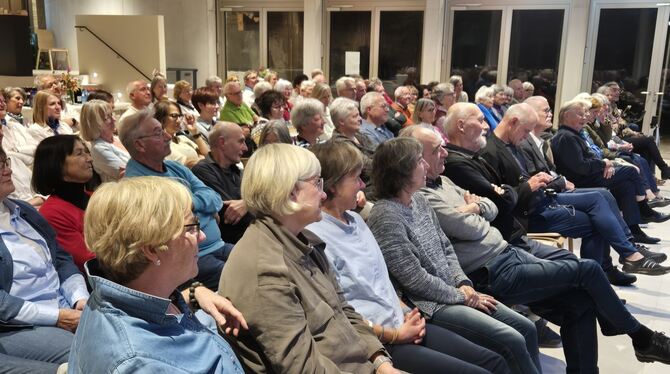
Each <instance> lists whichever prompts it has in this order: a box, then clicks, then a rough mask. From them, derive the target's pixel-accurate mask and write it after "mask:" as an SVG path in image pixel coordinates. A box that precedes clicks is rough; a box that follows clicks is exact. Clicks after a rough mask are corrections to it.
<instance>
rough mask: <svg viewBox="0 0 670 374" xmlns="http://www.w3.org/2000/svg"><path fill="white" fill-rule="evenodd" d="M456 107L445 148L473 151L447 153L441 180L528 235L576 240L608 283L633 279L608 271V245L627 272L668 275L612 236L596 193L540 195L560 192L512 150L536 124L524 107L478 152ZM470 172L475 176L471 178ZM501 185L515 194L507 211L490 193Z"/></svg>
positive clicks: (609, 217) (607, 212)
mask: <svg viewBox="0 0 670 374" xmlns="http://www.w3.org/2000/svg"><path fill="white" fill-rule="evenodd" d="M459 104H461V105H459V106H458V107H456V109H455V111H454V112H451V109H450V114H451V115H452V117H451V118H449V117H448V118H447V125H446V128H447V133H448V136H449V139H450V141H451V142H452V144H450V146H452V147H454V145H453V144H455V146H456V147H458V144H466V146H467V145H468V144H473V145H470V146H469V149H455V150H454V152H451V153H452V154H455V155H456V157H454V162H450V160H449V158H448V159H447V161H448V162H447V167H446V171H447V172H446V175H447V176H449V177H450V178H451V179H452V180H453V181H454V182H455V183H456V184H458V185H459V186H461V187H463V188H465V189H467V190H470V191H471V192H473V193H475V194H477V195H480V196H484V197H489V198H491V199H492V200H493V201H496V200H497V201H503V203H502V204H501V205H499V206H498V208H499V209H500V210H505V209H510V208H511V210H512V212H513V213H514V218H516V219H517V220H519V221H520V222H521V223H522V225H523V226H524V227H525V228H527V229H528V231H531V232H559V233H561V234H562V235H565V236H569V237H581V238H582V247H581V255H582V257H584V258H591V259H594V260H596V261H597V262H598V263H599V264H601V266H602V267H603V270H605V272H606V273H608V276H609V277H610V281H612V282H613V283H614V282H616V283H617V284H621V285H623V284H630V283H632V282H634V281H635V280H636V279H635V277H632V276H625V275H624V274H621V273H620V272H618V270H616V268H615V267H613V265H612V262H611V258H610V257H609V245H610V244H611V245H612V246H613V247H614V248H615V250H617V251H618V252H619V254H620V255H621V261H622V262H623V263H624V265H625V266H624V269H625V271H627V272H631V273H641V274H649V275H662V274H665V273H666V272H667V271H668V270H669V269H666V268H664V267H662V266H660V265H658V263H657V262H656V261H655V260H654V259H652V257H653V258H655V259H658V261H664V260H665V258H664V257H665V255H663V254H655V253H651V252H648V253H647V254H648V257H650V258H647V257H645V256H643V255H642V254H640V253H639V252H638V251H637V250H636V249H635V247H634V246H633V245H632V243H630V242H629V241H628V240H627V238H626V236H625V235H623V234H622V233H621V230H619V231H618V232H617V233H616V234H619V235H615V233H613V231H615V230H613V229H612V227H618V228H619V229H620V226H619V222H618V220H617V218H616V216H615V214H616V213H615V212H613V211H612V208H611V206H610V205H609V203H608V202H607V201H606V200H605V199H604V198H603V197H602V196H601V195H600V194H599V193H596V192H593V193H591V194H579V195H577V194H566V193H559V194H557V195H556V196H555V197H552V198H549V197H547V196H546V195H545V189H546V188H560V187H559V186H557V185H556V182H557V180H555V179H554V178H552V177H551V176H550V175H549V174H547V173H545V172H540V173H537V174H535V175H530V174H529V173H528V169H527V167H526V166H525V165H526V161H525V158H524V156H523V153H522V152H521V150H520V149H519V148H518V146H519V145H520V144H521V143H522V142H523V141H524V140H525V139H526V138H527V137H528V134H529V133H530V132H531V131H532V130H533V129H534V127H535V124H536V123H537V121H538V117H537V114H535V111H534V110H533V108H532V107H531V106H530V105H528V104H516V105H513V106H511V107H510V109H508V111H507V112H506V113H505V116H504V117H503V120H502V121H501V122H500V124H499V125H498V127H500V129H498V127H496V130H494V132H493V134H491V137H490V139H489V142H488V144H486V145H485V146H483V147H478V146H479V145H481V142H480V143H477V141H478V140H479V139H481V134H479V135H477V133H476V132H474V131H466V130H467V129H466V128H467V126H465V125H467V120H466V121H463V120H459V117H461V116H460V115H459V113H458V112H459V109H460V106H463V105H466V106H467V105H468V104H463V103H459ZM468 108H469V106H467V107H464V108H463V109H466V113H468V112H469V111H468V110H467V109H468ZM475 109H476V107H475ZM472 113H474V112H472ZM448 116H449V114H448ZM469 117H470V116H469V115H468V116H465V118H469ZM482 120H483V119H482ZM461 122H462V123H461ZM461 127H463V128H464V130H463V131H460V130H459V129H460V128H461ZM479 130H480V131H484V126H483V125H482V126H481V127H479ZM454 136H455V138H454ZM480 151H481V156H479V152H480ZM475 156H476V159H475ZM473 166H476V168H474V167H473ZM476 172H478V174H479V175H474V174H476ZM502 185H506V186H509V187H511V188H512V191H514V192H515V193H516V195H517V197H518V199H517V201H516V204H513V205H512V206H510V203H509V201H508V199H503V197H504V196H505V195H507V194H511V191H510V190H509V189H508V190H507V191H505V193H504V194H502V195H501V194H500V193H499V192H500V191H497V190H496V188H497V187H492V186H502ZM497 204H498V203H497ZM563 205H565V206H567V205H570V206H571V209H566V208H564V207H563ZM573 211H574V213H573ZM507 221H509V220H508V219H506V220H504V221H503V222H497V223H498V224H499V225H501V226H502V228H503V229H507V230H510V229H517V230H518V227H516V226H514V224H513V223H510V222H507ZM494 223H496V222H495V221H494ZM510 226H511V227H510ZM508 232H509V231H508ZM503 234H504V235H505V234H507V233H505V232H504V233H503Z"/></svg>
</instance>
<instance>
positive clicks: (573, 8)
mask: <svg viewBox="0 0 670 374" xmlns="http://www.w3.org/2000/svg"><path fill="white" fill-rule="evenodd" d="M568 9H569V10H568V27H567V30H566V31H565V32H567V33H568V35H567V38H566V40H567V46H566V48H565V56H564V58H565V63H564V64H563V74H561V75H559V77H562V79H561V80H559V82H558V84H560V85H561V87H560V88H559V90H558V91H559V92H560V97H556V109H555V110H554V112H555V114H554V119H555V120H554V123H557V121H558V108H560V105H561V104H562V103H564V102H566V101H568V100H570V99H572V98H573V97H575V95H577V94H578V93H580V92H581V91H582V89H585V90H586V91H589V92H590V90H591V87H584V88H582V74H583V73H584V66H585V62H586V56H585V48H586V39H587V34H588V23H589V1H588V0H574V1H572V2H571V4H570V7H569V8H568ZM591 48H595V46H591ZM589 84H590V82H589Z"/></svg>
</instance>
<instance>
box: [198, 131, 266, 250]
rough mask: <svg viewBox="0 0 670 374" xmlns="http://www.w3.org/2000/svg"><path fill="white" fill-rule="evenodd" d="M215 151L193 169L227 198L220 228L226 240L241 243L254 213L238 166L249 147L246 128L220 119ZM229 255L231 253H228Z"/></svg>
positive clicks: (211, 136)
mask: <svg viewBox="0 0 670 374" xmlns="http://www.w3.org/2000/svg"><path fill="white" fill-rule="evenodd" d="M209 144H210V146H211V151H210V152H209V154H208V155H207V157H205V158H204V159H203V160H200V162H198V164H197V165H195V166H194V167H193V169H192V171H193V174H195V176H196V177H198V178H199V179H200V180H201V181H202V182H203V183H205V185H207V186H208V187H210V188H211V189H213V190H214V191H216V193H218V194H219V195H220V196H221V199H222V200H223V207H222V208H221V210H220V211H219V217H220V218H221V219H220V220H219V229H220V230H221V238H222V239H223V240H224V241H225V242H226V243H237V241H238V240H240V238H241V237H242V235H243V234H244V231H245V230H246V229H247V227H248V226H249V224H250V223H251V221H252V220H253V216H252V215H251V214H250V213H249V212H248V210H247V206H246V204H245V203H244V200H242V194H241V192H240V186H241V183H242V170H240V168H239V167H238V166H237V164H239V163H240V160H241V157H242V155H243V154H244V152H245V151H246V150H247V145H246V144H245V138H244V133H243V132H242V128H240V126H238V125H237V124H235V123H231V122H218V123H217V124H216V125H214V127H213V128H212V131H211V132H210V134H209ZM225 255H226V256H225V257H226V258H227V257H228V256H227V255H228V253H226V254H225Z"/></svg>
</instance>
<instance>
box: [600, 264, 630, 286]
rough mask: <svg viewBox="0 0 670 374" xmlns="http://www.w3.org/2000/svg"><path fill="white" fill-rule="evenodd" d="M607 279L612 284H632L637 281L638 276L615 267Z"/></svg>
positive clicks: (608, 273)
mask: <svg viewBox="0 0 670 374" xmlns="http://www.w3.org/2000/svg"><path fill="white" fill-rule="evenodd" d="M606 275H607V280H609V281H610V284H611V285H613V286H621V287H625V286H630V285H631V284H633V283H635V282H636V281H637V277H636V276H634V275H632V274H626V273H623V272H621V271H620V270H619V269H617V268H616V266H615V267H613V268H612V269H611V270H609V271H608V272H607V273H606Z"/></svg>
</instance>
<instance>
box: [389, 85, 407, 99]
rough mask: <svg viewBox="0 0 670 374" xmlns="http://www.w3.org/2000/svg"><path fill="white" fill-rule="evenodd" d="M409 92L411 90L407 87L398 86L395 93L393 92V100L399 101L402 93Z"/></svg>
mask: <svg viewBox="0 0 670 374" xmlns="http://www.w3.org/2000/svg"><path fill="white" fill-rule="evenodd" d="M405 90H407V91H408V92H409V88H407V86H398V87H397V88H396V89H395V91H393V98H394V99H395V100H398V96H400V95H402V92H403V91H405Z"/></svg>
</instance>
